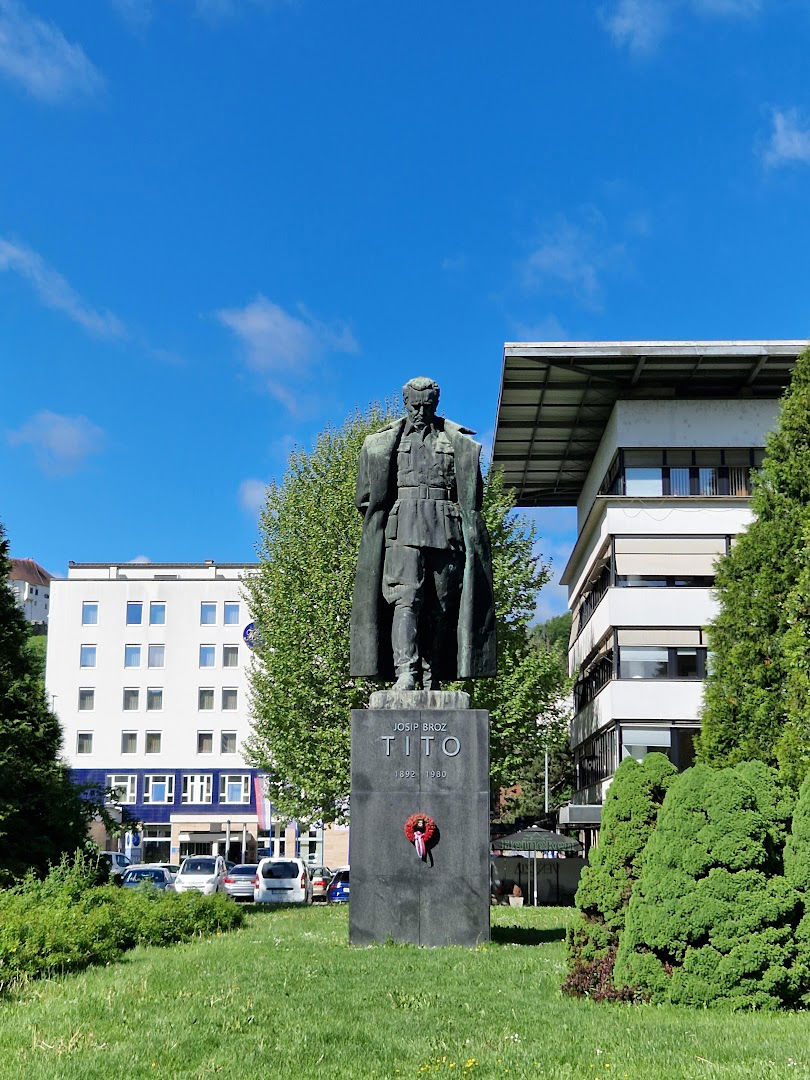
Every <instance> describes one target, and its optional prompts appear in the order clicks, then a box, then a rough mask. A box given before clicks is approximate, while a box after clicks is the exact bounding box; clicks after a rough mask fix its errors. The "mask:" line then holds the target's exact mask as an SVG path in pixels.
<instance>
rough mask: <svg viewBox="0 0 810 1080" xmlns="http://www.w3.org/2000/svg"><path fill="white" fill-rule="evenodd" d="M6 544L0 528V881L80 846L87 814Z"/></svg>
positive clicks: (40, 866) (37, 869) (42, 868)
mask: <svg viewBox="0 0 810 1080" xmlns="http://www.w3.org/2000/svg"><path fill="white" fill-rule="evenodd" d="M10 570H11V563H10V561H9V557H8V540H7V539H6V535H5V530H4V529H3V527H2V525H0V876H3V877H5V878H9V877H11V876H15V877H16V876H18V875H20V874H22V873H24V872H25V871H27V870H34V871H35V872H37V873H42V872H44V871H45V870H46V868H47V866H48V863H49V862H52V861H56V860H58V859H59V857H60V856H61V854H62V853H63V852H66V851H73V850H75V849H76V848H77V847H80V846H81V845H82V843H83V841H84V840H85V837H86V835H87V824H88V820H89V817H90V816H91V815H92V813H93V809H92V808H91V806H90V804H89V803H85V802H83V801H82V800H81V798H80V797H79V792H78V790H77V788H76V787H75V786H74V785H73V784H72V783H71V780H70V773H69V770H68V769H67V767H66V766H65V765H64V764H63V763H62V762H61V761H60V759H59V754H60V748H61V742H62V733H61V731H60V728H59V723H58V721H57V719H56V717H55V716H54V714H53V713H52V712H51V711H50V709H49V708H48V706H47V702H46V698H45V688H44V686H43V683H42V672H41V664H40V663H39V662H38V660H37V657H36V655H35V654H34V655H32V653H31V651H30V649H29V644H28V625H27V623H26V621H25V619H24V617H23V614H22V612H21V611H20V610H19V608H18V607H17V604H16V602H15V599H14V594H13V592H12V590H11V587H10V585H9V572H10Z"/></svg>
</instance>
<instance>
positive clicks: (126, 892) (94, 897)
mask: <svg viewBox="0 0 810 1080" xmlns="http://www.w3.org/2000/svg"><path fill="white" fill-rule="evenodd" d="M80 877H81V875H75V874H73V875H72V874H71V870H70V868H69V867H67V865H66V864H65V863H64V862H63V864H62V866H61V867H60V868H57V869H56V871H52V874H51V875H49V878H46V879H45V880H44V881H34V880H33V879H28V880H27V881H26V882H25V883H24V884H23V885H22V886H21V887H19V888H16V889H13V890H8V891H5V892H0V992H7V991H8V990H9V989H11V988H13V987H15V986H17V985H19V984H20V983H22V982H25V981H26V980H29V979H35V978H42V977H45V976H49V975H57V974H64V973H67V972H70V971H79V970H81V969H83V968H86V967H89V966H90V965H92V964H107V963H111V962H112V961H114V960H116V959H117V958H118V957H119V956H120V955H121V954H122V953H123V952H125V951H126V950H127V949H132V948H134V946H136V945H171V944H173V943H175V942H180V941H189V940H190V939H192V938H194V937H198V936H202V935H208V934H215V933H221V932H223V931H226V930H232V929H234V928H236V927H238V926H241V924H242V922H243V921H244V913H243V911H242V910H241V909H240V908H239V907H238V906H237V905H236V904H235V903H234V902H233V900H231V899H230V898H229V897H227V896H224V895H222V894H218V895H215V896H202V895H199V894H196V893H184V894H182V895H179V896H178V895H177V894H176V893H163V892H159V891H157V890H155V889H150V888H142V889H122V888H120V887H118V886H116V885H102V886H95V887H90V888H85V889H82V890H77V880H78V879H80Z"/></svg>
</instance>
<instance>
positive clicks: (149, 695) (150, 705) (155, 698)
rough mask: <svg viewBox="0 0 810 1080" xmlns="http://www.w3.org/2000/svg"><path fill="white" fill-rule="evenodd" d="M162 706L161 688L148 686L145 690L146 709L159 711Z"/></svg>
mask: <svg viewBox="0 0 810 1080" xmlns="http://www.w3.org/2000/svg"><path fill="white" fill-rule="evenodd" d="M162 708H163V688H162V687H159V686H150V687H149V688H148V689H147V691H146V711H147V712H160V710H161V709H162Z"/></svg>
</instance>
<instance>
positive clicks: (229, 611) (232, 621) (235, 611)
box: [223, 604, 239, 626]
mask: <svg viewBox="0 0 810 1080" xmlns="http://www.w3.org/2000/svg"><path fill="white" fill-rule="evenodd" d="M223 622H224V623H225V625H226V626H236V625H237V624H238V623H239V605H238V604H225V617H224V619H223Z"/></svg>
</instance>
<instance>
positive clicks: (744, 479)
mask: <svg viewBox="0 0 810 1080" xmlns="http://www.w3.org/2000/svg"><path fill="white" fill-rule="evenodd" d="M728 493H729V495H750V494H751V474H750V471H749V469H748V466H747V465H729V467H728Z"/></svg>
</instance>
